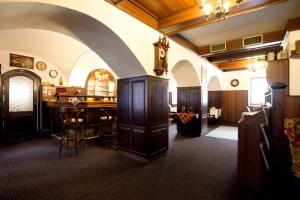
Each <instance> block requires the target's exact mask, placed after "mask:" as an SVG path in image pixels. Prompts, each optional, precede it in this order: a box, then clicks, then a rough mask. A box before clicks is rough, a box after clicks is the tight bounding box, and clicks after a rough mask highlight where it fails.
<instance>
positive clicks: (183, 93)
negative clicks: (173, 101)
mask: <svg viewBox="0 0 300 200" xmlns="http://www.w3.org/2000/svg"><path fill="white" fill-rule="evenodd" d="M182 106H184V107H185V108H186V109H187V106H189V105H188V89H186V88H178V91H177V112H182Z"/></svg>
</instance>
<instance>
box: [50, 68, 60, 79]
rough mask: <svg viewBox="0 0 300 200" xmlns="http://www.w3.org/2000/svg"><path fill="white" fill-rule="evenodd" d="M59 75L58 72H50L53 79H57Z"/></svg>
mask: <svg viewBox="0 0 300 200" xmlns="http://www.w3.org/2000/svg"><path fill="white" fill-rule="evenodd" d="M57 75H58V72H57V71H56V70H50V71H49V76H50V77H51V78H56V77H57Z"/></svg>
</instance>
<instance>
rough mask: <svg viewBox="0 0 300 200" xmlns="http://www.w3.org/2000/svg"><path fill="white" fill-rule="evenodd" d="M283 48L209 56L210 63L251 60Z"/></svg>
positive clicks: (265, 48) (273, 47)
mask: <svg viewBox="0 0 300 200" xmlns="http://www.w3.org/2000/svg"><path fill="white" fill-rule="evenodd" d="M281 49H282V47H281V46H280V44H275V45H272V46H267V47H263V48H258V49H255V48H254V49H249V50H244V51H232V52H225V53H219V54H216V55H213V56H208V57H207V59H208V61H210V62H212V63H220V62H230V61H234V60H243V59H245V58H251V57H254V56H264V55H265V54H266V52H268V51H271V50H272V51H279V50H281Z"/></svg>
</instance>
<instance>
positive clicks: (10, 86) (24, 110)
mask: <svg viewBox="0 0 300 200" xmlns="http://www.w3.org/2000/svg"><path fill="white" fill-rule="evenodd" d="M40 83H41V79H40V78H39V76H37V75H36V74H34V73H33V72H30V71H27V70H23V69H20V70H12V71H9V72H6V73H4V74H3V75H2V77H1V109H2V115H1V118H2V121H3V123H2V124H1V126H2V127H1V129H2V133H3V137H4V138H12V137H16V136H30V135H36V134H37V133H38V131H39V127H40V90H39V88H40Z"/></svg>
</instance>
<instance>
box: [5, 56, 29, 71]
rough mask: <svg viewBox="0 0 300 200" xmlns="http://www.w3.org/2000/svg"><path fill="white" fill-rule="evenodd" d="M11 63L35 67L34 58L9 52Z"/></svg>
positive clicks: (12, 64) (24, 66)
mask: <svg viewBox="0 0 300 200" xmlns="http://www.w3.org/2000/svg"><path fill="white" fill-rule="evenodd" d="M9 65H10V66H11V67H20V68H26V69H33V67H34V58H33V57H29V56H22V55H18V54H13V53H11V54H9Z"/></svg>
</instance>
